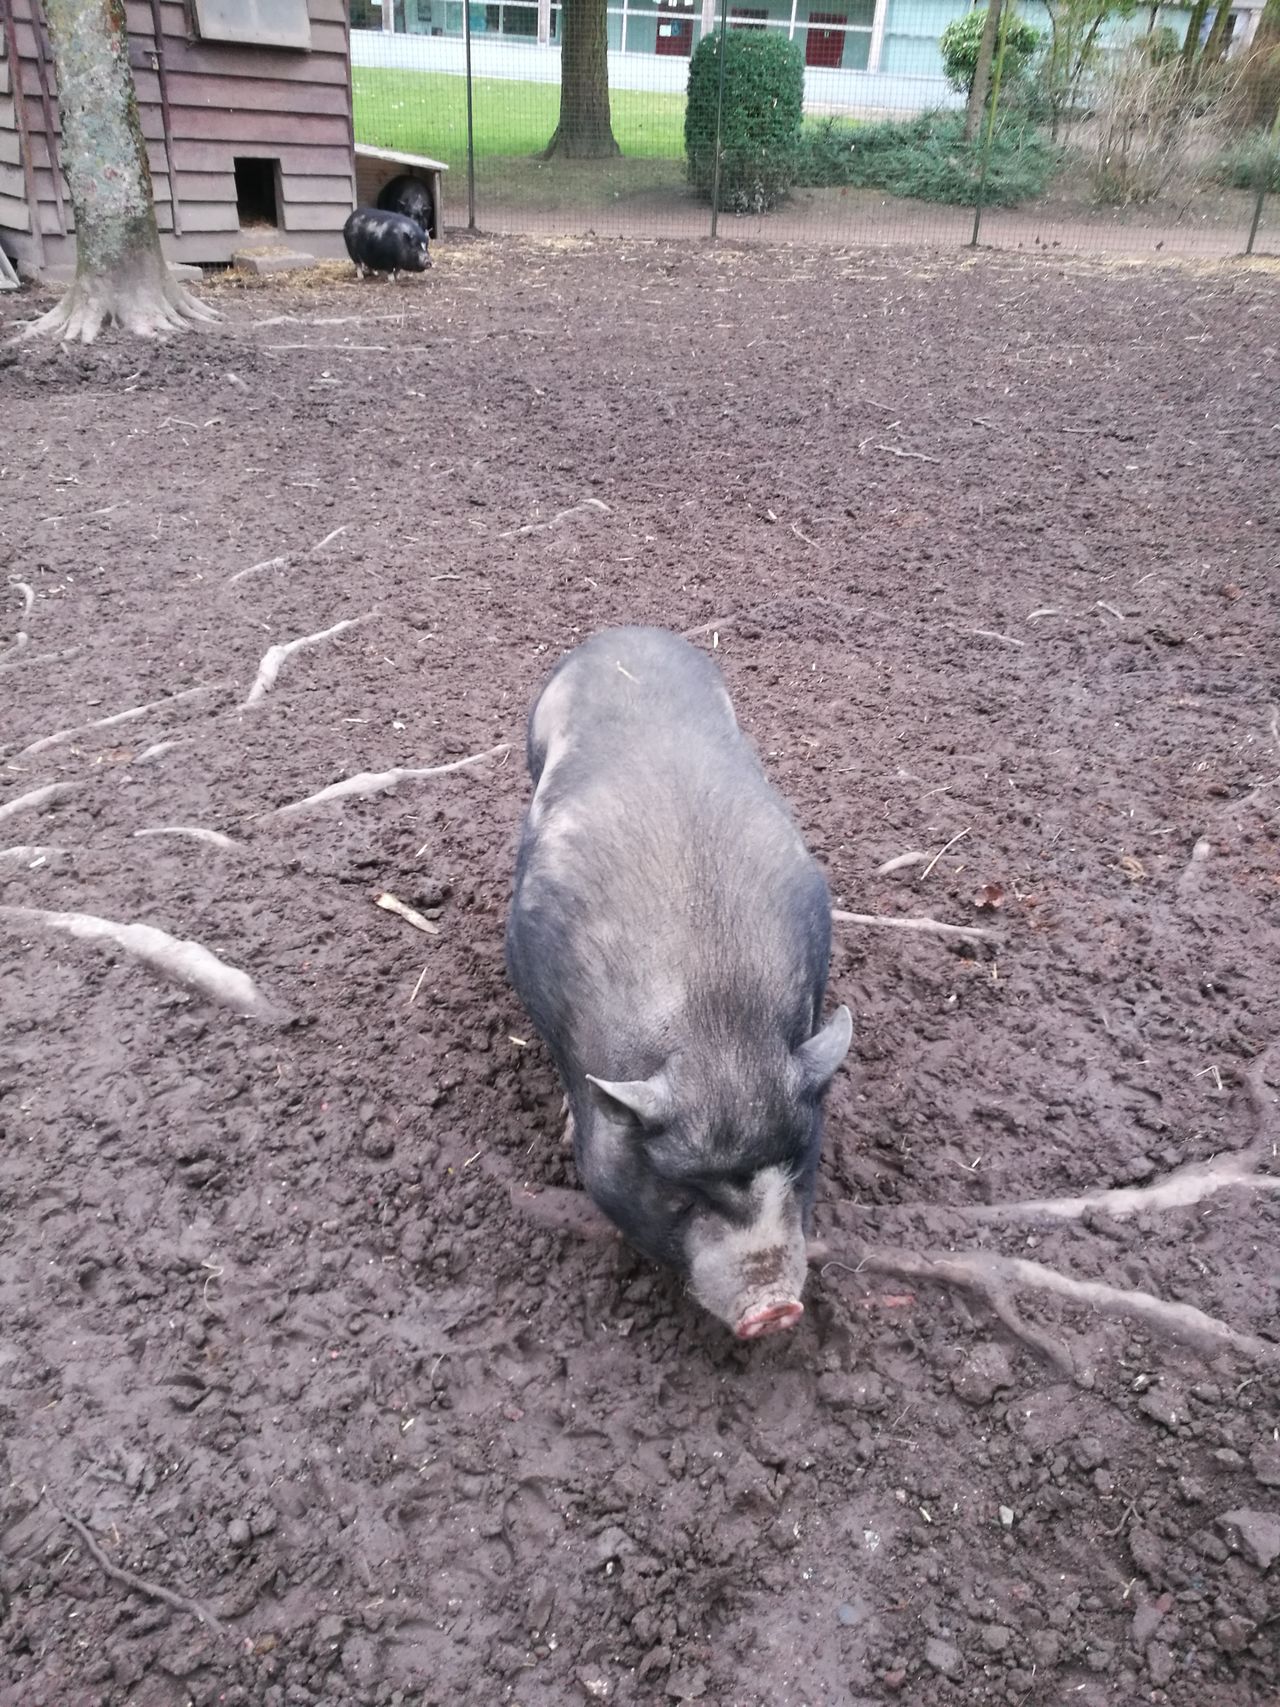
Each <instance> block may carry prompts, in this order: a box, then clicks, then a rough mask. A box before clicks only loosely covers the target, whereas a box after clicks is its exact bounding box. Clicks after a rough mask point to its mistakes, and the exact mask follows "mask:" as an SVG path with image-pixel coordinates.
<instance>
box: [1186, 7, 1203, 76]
mask: <svg viewBox="0 0 1280 1707" xmlns="http://www.w3.org/2000/svg"><path fill="white" fill-rule="evenodd" d="M1208 10H1209V0H1195V4H1194V5H1193V6H1192V8H1191V17H1190V20H1189V21H1188V23H1187V33H1186V35H1185V36H1184V37H1183V41H1182V69H1183V70H1184V71H1187V72H1189V71H1190V70H1191V68H1192V66H1193V65H1194V64H1195V62H1196V55H1197V53H1198V52H1199V51H1200V31H1201V30H1202V29H1203V27H1204V19H1205V13H1206V12H1207V11H1208Z"/></svg>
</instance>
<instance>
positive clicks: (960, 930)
mask: <svg viewBox="0 0 1280 1707" xmlns="http://www.w3.org/2000/svg"><path fill="white" fill-rule="evenodd" d="M831 917H832V918H833V919H834V920H835V921H836V923H837V924H840V925H888V926H890V927H891V928H892V929H893V930H898V931H921V932H923V933H924V934H925V935H927V936H949V937H956V938H957V939H959V940H960V941H961V942H994V941H995V940H996V935H995V932H994V931H985V930H982V929H981V928H980V927H979V926H978V925H944V924H943V923H942V921H941V920H940V919H896V918H893V917H891V916H889V915H886V914H881V913H846V912H845V911H844V910H843V909H842V908H839V907H833V908H832V909H831Z"/></svg>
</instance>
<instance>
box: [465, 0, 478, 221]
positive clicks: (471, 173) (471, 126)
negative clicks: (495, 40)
mask: <svg viewBox="0 0 1280 1707" xmlns="http://www.w3.org/2000/svg"><path fill="white" fill-rule="evenodd" d="M462 41H463V47H464V49H465V51H466V59H467V230H468V231H474V230H475V228H476V127H475V119H474V116H473V114H472V111H471V0H462Z"/></svg>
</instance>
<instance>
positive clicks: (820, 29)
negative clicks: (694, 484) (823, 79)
mask: <svg viewBox="0 0 1280 1707" xmlns="http://www.w3.org/2000/svg"><path fill="white" fill-rule="evenodd" d="M848 22H849V14H848V13H847V12H810V14H809V33H808V34H807V35H806V36H805V38H804V62H805V64H806V65H825V66H836V67H838V66H839V64H840V62H841V60H842V59H843V58H844V31H843V30H842V29H836V30H833V29H831V28H830V26H831V25H832V24H847V23H848Z"/></svg>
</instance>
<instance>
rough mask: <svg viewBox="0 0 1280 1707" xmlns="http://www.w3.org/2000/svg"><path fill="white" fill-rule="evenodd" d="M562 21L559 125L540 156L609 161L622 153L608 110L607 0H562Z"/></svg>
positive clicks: (545, 157)
mask: <svg viewBox="0 0 1280 1707" xmlns="http://www.w3.org/2000/svg"><path fill="white" fill-rule="evenodd" d="M560 24H561V30H562V39H561V43H560V123H559V124H558V125H557V126H556V132H555V135H554V136H553V137H552V138H551V141H550V142H549V143H548V144H547V146H546V149H545V151H544V153H543V156H542V158H543V159H544V160H550V159H551V158H552V157H553V156H554V155H557V154H559V155H562V156H563V157H564V158H565V159H566V160H605V159H608V158H609V157H610V156H612V155H614V154H620V153H621V152H622V151H621V149H620V148H619V147H618V144H617V143H616V142H615V141H614V137H613V122H612V119H611V117H610V113H609V17H608V12H607V11H606V0H564V5H563V8H562V10H561V13H560Z"/></svg>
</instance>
